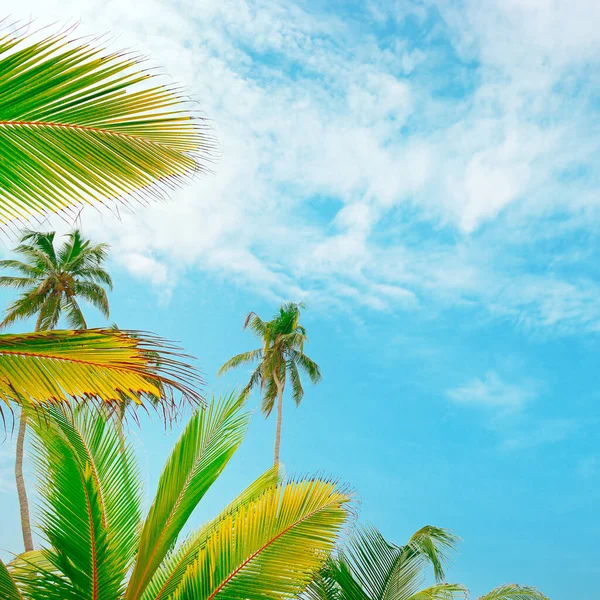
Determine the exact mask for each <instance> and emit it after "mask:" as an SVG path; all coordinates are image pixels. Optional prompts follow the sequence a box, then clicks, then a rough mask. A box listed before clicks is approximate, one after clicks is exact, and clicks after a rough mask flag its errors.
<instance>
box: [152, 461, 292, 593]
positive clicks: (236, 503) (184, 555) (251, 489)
mask: <svg viewBox="0 0 600 600" xmlns="http://www.w3.org/2000/svg"><path fill="white" fill-rule="evenodd" d="M282 481H283V469H282V467H280V466H273V467H271V468H270V469H269V470H268V471H266V472H265V473H263V474H262V475H261V476H260V477H259V478H258V479H256V480H255V481H254V482H252V483H251V484H250V485H249V486H248V487H247V488H246V489H245V490H244V491H243V492H242V493H241V494H239V495H238V496H237V497H236V498H235V499H234V500H233V502H231V503H230V504H229V505H228V506H227V508H225V510H223V511H222V512H221V513H220V514H219V515H218V516H217V517H215V518H214V519H213V520H212V521H210V522H208V523H206V524H205V525H204V526H202V527H201V528H200V529H198V531H196V532H194V533H192V534H191V535H190V536H189V537H188V538H187V540H185V541H184V542H183V543H182V544H181V545H180V546H179V547H177V548H175V549H173V551H172V552H170V554H169V555H168V556H167V557H166V559H165V560H164V561H163V563H162V564H161V566H160V567H159V569H158V570H157V572H156V574H155V575H154V577H153V578H152V581H151V582H150V584H149V585H148V587H147V588H146V591H145V592H144V595H143V596H142V600H167V599H168V598H170V597H171V594H173V592H175V590H176V589H177V588H178V587H179V585H180V584H181V581H182V579H183V577H184V575H185V573H186V571H187V570H188V568H189V567H190V566H192V565H193V564H194V562H195V561H196V559H197V557H198V553H199V552H200V551H201V550H202V549H203V548H204V547H205V546H206V540H207V539H208V538H209V536H210V535H211V534H212V533H213V532H214V531H215V530H216V529H217V528H218V527H219V525H220V523H221V521H222V520H223V518H224V516H225V515H230V514H233V513H235V512H236V511H237V510H238V508H239V507H240V506H242V505H243V504H247V503H249V502H254V501H255V500H257V499H258V498H259V497H260V496H262V495H263V494H264V493H265V490H267V489H270V488H274V487H276V486H277V485H279V484H280V483H282Z"/></svg>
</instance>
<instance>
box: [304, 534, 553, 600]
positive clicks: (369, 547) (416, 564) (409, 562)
mask: <svg viewBox="0 0 600 600" xmlns="http://www.w3.org/2000/svg"><path fill="white" fill-rule="evenodd" d="M457 542H458V538H456V537H455V536H454V535H452V534H451V533H450V532H448V531H447V530H445V529H440V528H438V527H432V526H426V527H423V528H422V529H420V530H419V531H417V532H416V533H415V534H414V535H413V536H412V537H411V538H410V540H409V541H408V543H407V544H406V545H405V546H396V545H395V544H390V543H389V542H387V541H386V540H385V539H384V537H383V536H382V535H381V533H380V532H379V531H377V529H374V528H372V527H369V528H361V529H358V530H357V531H356V532H355V533H354V535H353V536H351V538H350V540H349V543H348V544H347V545H346V546H345V547H344V548H342V549H341V550H340V551H339V552H338V553H337V555H336V556H333V557H331V558H329V560H328V561H327V562H326V563H325V565H324V567H323V569H322V570H321V572H320V573H319V574H317V575H316V576H315V579H314V581H313V582H312V583H311V585H310V586H309V587H308V589H307V590H306V592H305V593H303V594H302V595H301V596H300V598H301V599H302V600H454V599H456V600H458V599H462V600H466V598H467V596H468V590H467V589H466V588H465V587H464V586H463V585H460V584H457V583H446V582H444V581H443V579H444V576H445V575H444V564H445V562H446V560H447V558H448V553H449V552H451V551H453V550H454V549H455V548H456V545H457ZM427 567H431V568H432V569H433V573H434V576H435V579H436V583H434V584H433V585H430V586H428V587H426V588H423V587H422V586H423V581H424V578H425V570H426V568H427ZM479 600H548V598H547V597H546V596H544V594H542V593H541V592H539V591H538V590H536V589H535V588H532V587H525V586H520V585H515V584H509V585H503V586H500V587H498V588H496V589H495V590H492V591H491V592H489V593H488V594H486V595H485V596H481V597H480V598H479Z"/></svg>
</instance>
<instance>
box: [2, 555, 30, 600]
mask: <svg viewBox="0 0 600 600" xmlns="http://www.w3.org/2000/svg"><path fill="white" fill-rule="evenodd" d="M0 598H2V599H3V600H25V599H24V598H23V596H22V595H21V592H20V591H19V589H18V588H17V584H16V583H15V581H14V579H13V578H12V577H11V575H10V573H9V572H8V569H7V568H6V565H5V564H4V563H3V562H2V561H1V560H0Z"/></svg>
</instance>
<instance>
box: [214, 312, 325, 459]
mask: <svg viewBox="0 0 600 600" xmlns="http://www.w3.org/2000/svg"><path fill="white" fill-rule="evenodd" d="M302 308H303V305H302V304H294V303H292V302H289V303H286V304H284V305H283V306H281V308H280V309H279V314H277V315H275V317H273V319H271V320H270V321H263V320H262V319H261V318H260V317H259V316H258V315H257V314H256V313H254V312H251V313H249V314H248V315H247V317H246V320H245V322H244V329H246V328H247V327H249V328H250V330H251V331H252V332H253V333H254V334H255V335H256V336H257V337H258V338H260V340H261V341H262V348H258V349H257V350H251V351H250V352H243V353H242V354H238V355H237V356H234V357H233V358H231V359H229V360H228V361H227V362H226V363H225V364H224V365H223V366H222V367H221V369H220V370H219V375H221V374H223V373H225V372H227V371H229V370H231V369H234V368H236V367H239V366H240V365H243V364H247V363H256V362H258V366H257V367H256V369H255V370H254V372H253V373H252V375H251V376H250V381H249V382H248V384H247V385H246V387H245V388H244V391H243V393H244V394H245V395H247V394H249V393H250V391H251V390H252V389H254V388H259V389H260V390H261V392H262V395H263V400H262V412H263V413H264V415H265V416H267V417H268V416H269V415H270V414H271V412H272V410H273V407H274V405H275V400H277V426H276V430H275V464H277V463H279V458H280V446H281V422H282V417H283V392H284V389H285V385H286V382H287V379H288V378H289V380H290V383H291V386H292V398H293V400H294V402H295V404H296V406H298V405H299V404H300V402H301V401H302V398H303V396H304V389H303V387H302V380H301V378H300V371H303V372H304V373H305V374H306V375H308V378H309V379H310V380H311V381H312V383H315V384H316V383H318V382H319V381H320V380H321V370H320V369H319V366H318V365H317V363H315V362H314V361H313V360H312V359H310V358H309V357H308V356H307V355H306V354H304V344H305V343H306V341H307V336H306V330H305V329H304V327H302V326H301V325H300V324H299V320H300V310H301V309H302Z"/></svg>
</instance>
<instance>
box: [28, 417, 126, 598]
mask: <svg viewBox="0 0 600 600" xmlns="http://www.w3.org/2000/svg"><path fill="white" fill-rule="evenodd" d="M45 417H46V418H44V419H31V424H32V429H33V431H34V434H35V435H34V439H33V448H34V464H35V468H36V471H37V474H38V481H39V493H40V496H41V498H42V503H43V506H44V510H43V511H42V514H41V517H40V528H41V530H42V533H43V535H44V537H45V538H46V540H47V541H48V542H49V544H50V549H48V550H46V552H45V558H47V560H48V561H49V562H50V563H51V564H52V566H53V567H54V568H55V569H56V570H57V571H58V572H59V573H60V574H62V575H63V576H64V577H59V578H58V580H56V579H54V578H48V577H40V578H39V580H37V581H31V582H30V584H29V585H30V586H32V587H33V588H34V589H36V591H37V592H38V594H36V595H38V597H40V596H41V597H44V595H42V594H40V591H42V590H47V592H48V594H50V597H53V595H54V594H58V595H59V597H61V598H65V599H68V598H73V597H80V598H90V599H94V600H100V599H101V598H116V597H117V594H118V592H119V588H120V585H121V579H122V578H123V576H124V572H123V570H122V569H118V568H116V567H117V566H118V565H117V564H115V560H114V553H112V552H111V548H110V542H109V532H108V530H107V527H106V511H105V506H104V502H103V496H102V490H101V487H100V485H99V480H98V476H97V472H96V470H95V465H94V462H93V461H92V460H91V459H90V457H89V454H88V451H87V449H86V448H85V445H84V443H83V440H81V438H80V436H78V434H77V432H76V431H74V430H73V427H72V424H71V423H70V422H69V420H68V419H67V418H66V416H65V415H64V414H63V413H61V411H60V410H59V409H58V408H56V407H53V408H50V409H49V411H47V414H46V415H45ZM31 596H33V597H35V595H33V594H31Z"/></svg>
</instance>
